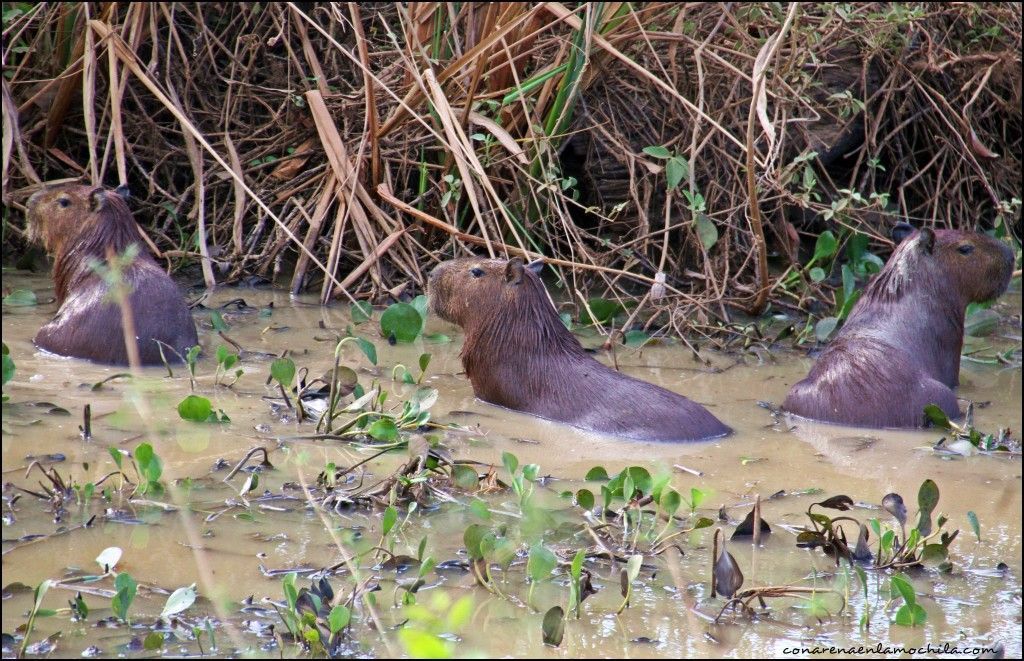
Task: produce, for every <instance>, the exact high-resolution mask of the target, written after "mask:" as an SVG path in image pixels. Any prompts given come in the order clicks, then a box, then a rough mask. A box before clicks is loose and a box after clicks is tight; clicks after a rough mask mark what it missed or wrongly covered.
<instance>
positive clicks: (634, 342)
mask: <svg viewBox="0 0 1024 661" xmlns="http://www.w3.org/2000/svg"><path fill="white" fill-rule="evenodd" d="M622 341H623V344H625V345H626V346H627V347H630V348H631V349H636V348H639V347H642V346H644V345H645V344H647V343H648V342H650V341H651V336H650V335H648V334H647V333H646V332H644V331H642V330H631V331H626V333H625V335H624V336H623V338H622Z"/></svg>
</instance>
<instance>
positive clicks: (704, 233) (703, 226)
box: [693, 212, 718, 250]
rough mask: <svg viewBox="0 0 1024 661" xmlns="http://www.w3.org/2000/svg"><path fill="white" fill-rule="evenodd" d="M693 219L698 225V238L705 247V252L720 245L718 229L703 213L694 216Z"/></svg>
mask: <svg viewBox="0 0 1024 661" xmlns="http://www.w3.org/2000/svg"><path fill="white" fill-rule="evenodd" d="M693 219H694V221H695V222H696V223H697V237H698V238H699V239H700V243H701V245H702V246H704V250H711V249H712V248H713V247H714V246H715V244H716V243H718V228H717V227H716V226H715V224H714V223H713V222H712V221H711V219H710V218H708V217H707V216H706V215H704V214H702V213H699V212H698V213H696V214H694V217H693Z"/></svg>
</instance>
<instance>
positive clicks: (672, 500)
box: [659, 489, 683, 516]
mask: <svg viewBox="0 0 1024 661" xmlns="http://www.w3.org/2000/svg"><path fill="white" fill-rule="evenodd" d="M682 500H683V499H682V497H681V496H680V495H679V492H678V491H676V490H675V489H665V490H663V491H662V492H661V500H660V501H659V504H660V505H661V509H662V510H664V511H665V515H666V516H672V515H673V514H675V513H676V510H678V509H679V505H680V504H681V503H682Z"/></svg>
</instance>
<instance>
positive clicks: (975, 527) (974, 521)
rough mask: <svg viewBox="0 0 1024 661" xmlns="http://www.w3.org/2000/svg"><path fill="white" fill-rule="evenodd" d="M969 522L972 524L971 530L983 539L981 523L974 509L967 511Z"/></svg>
mask: <svg viewBox="0 0 1024 661" xmlns="http://www.w3.org/2000/svg"><path fill="white" fill-rule="evenodd" d="M967 522H968V523H970V524H971V530H973V531H974V536H975V537H976V538H977V539H978V541H979V542H980V541H981V523H979V522H978V515H977V514H975V513H974V512H973V511H970V512H968V513H967Z"/></svg>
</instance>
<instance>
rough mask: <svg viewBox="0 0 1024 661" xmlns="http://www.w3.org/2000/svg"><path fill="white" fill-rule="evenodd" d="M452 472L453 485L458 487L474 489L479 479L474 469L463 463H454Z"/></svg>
mask: <svg viewBox="0 0 1024 661" xmlns="http://www.w3.org/2000/svg"><path fill="white" fill-rule="evenodd" d="M452 474H453V477H454V479H455V486H457V487H459V488H460V489H476V487H477V484H478V483H479V481H480V477H479V476H478V475H477V472H476V470H475V469H473V468H471V467H469V466H467V465H465V464H455V466H453V467H452Z"/></svg>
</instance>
